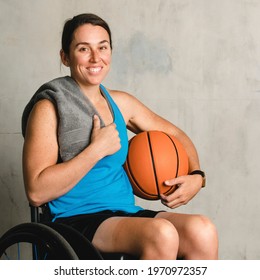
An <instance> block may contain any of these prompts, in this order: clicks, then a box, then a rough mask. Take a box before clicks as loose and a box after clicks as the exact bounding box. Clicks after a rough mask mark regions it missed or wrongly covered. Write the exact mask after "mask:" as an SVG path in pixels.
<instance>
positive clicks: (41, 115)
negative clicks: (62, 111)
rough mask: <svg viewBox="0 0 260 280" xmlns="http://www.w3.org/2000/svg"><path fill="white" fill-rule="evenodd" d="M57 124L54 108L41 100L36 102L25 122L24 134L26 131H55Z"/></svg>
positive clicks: (51, 104) (49, 103) (45, 100)
mask: <svg viewBox="0 0 260 280" xmlns="http://www.w3.org/2000/svg"><path fill="white" fill-rule="evenodd" d="M57 123H58V118H57V113H56V108H55V106H54V104H53V103H52V102H51V101H49V100H47V99H43V100H40V101H38V102H37V103H36V104H35V105H34V107H33V108H32V111H31V113H30V115H29V118H28V121H27V128H26V134H27V132H28V131H30V132H31V133H32V132H37V133H39V132H40V131H42V132H43V131H48V130H49V129H50V128H53V129H56V127H57Z"/></svg>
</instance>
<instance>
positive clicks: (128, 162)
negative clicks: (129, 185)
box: [126, 138, 158, 198]
mask: <svg viewBox="0 0 260 280" xmlns="http://www.w3.org/2000/svg"><path fill="white" fill-rule="evenodd" d="M133 139H134V138H132V139H131V140H130V141H129V144H128V150H129V149H130V146H131V145H132V140H133ZM148 141H149V140H148ZM148 143H149V142H148ZM149 150H151V148H149ZM126 161H127V167H128V170H129V173H130V175H131V179H132V180H133V181H134V182H135V185H136V186H137V187H138V188H139V189H140V190H141V191H142V192H143V193H144V194H147V195H149V196H150V197H153V198H157V197H158V196H156V195H154V194H152V193H148V192H147V191H146V190H145V189H143V188H142V186H140V184H139V182H138V181H137V179H136V178H135V176H134V173H133V171H132V169H131V164H130V159H129V157H127V159H126ZM155 181H156V180H155Z"/></svg>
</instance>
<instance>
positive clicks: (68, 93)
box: [22, 76, 104, 161]
mask: <svg viewBox="0 0 260 280" xmlns="http://www.w3.org/2000/svg"><path fill="white" fill-rule="evenodd" d="M41 99H48V100H50V101H51V102H52V103H53V104H54V105H55V107H56V109H57V112H58V118H59V119H58V122H59V126H58V143H59V155H60V157H61V160H62V161H67V160H69V159H71V158H73V157H75V156H76V155H77V154H79V153H80V152H81V151H82V150H83V149H84V148H86V147H87V145H88V144H89V142H90V136H91V131H92V126H93V116H94V114H97V115H98V116H99V114H98V112H97V111H96V109H95V108H94V106H93V105H92V103H91V102H90V100H88V99H87V97H86V96H84V95H83V93H82V92H81V90H80V88H79V86H78V84H77V83H76V82H75V81H74V80H73V79H72V78H71V77H69V76H66V77H61V78H57V79H54V80H52V81H50V82H48V83H46V84H44V85H42V86H41V87H40V88H39V89H38V90H37V92H36V93H35V94H34V95H33V97H32V98H31V100H30V101H29V103H28V104H27V105H26V107H25V109H24V112H23V116H22V134H23V136H24V135H25V131H26V125H27V120H28V117H29V114H30V112H31V110H32V108H33V106H34V105H35V104H36V102H38V101H39V100H41ZM99 118H100V121H101V127H103V126H104V122H103V121H102V119H101V117H100V116H99Z"/></svg>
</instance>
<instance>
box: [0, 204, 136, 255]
mask: <svg viewBox="0 0 260 280" xmlns="http://www.w3.org/2000/svg"><path fill="white" fill-rule="evenodd" d="M30 208H31V222H28V223H22V224H19V225H16V226H14V227H12V228H11V229H9V230H8V231H7V232H5V233H4V234H3V236H2V237H1V238H0V260H25V259H29V260H120V259H121V260H125V259H134V258H133V256H130V255H127V254H123V253H101V252H99V251H98V250H97V249H96V248H95V247H94V246H93V245H92V243H91V242H90V241H89V240H88V239H87V238H86V237H85V236H83V234H81V233H80V232H78V231H77V230H75V229H73V228H72V227H70V226H67V225H64V224H60V223H54V222H51V218H50V217H51V216H50V212H49V208H48V206H47V205H43V206H40V207H33V206H31V205H30Z"/></svg>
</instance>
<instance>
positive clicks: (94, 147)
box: [23, 100, 120, 206]
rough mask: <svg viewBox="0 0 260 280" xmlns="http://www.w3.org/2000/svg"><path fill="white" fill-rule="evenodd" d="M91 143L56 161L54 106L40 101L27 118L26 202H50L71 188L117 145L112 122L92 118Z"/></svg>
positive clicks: (117, 146) (118, 145) (25, 149)
mask: <svg viewBox="0 0 260 280" xmlns="http://www.w3.org/2000/svg"><path fill="white" fill-rule="evenodd" d="M93 122H94V123H93V130H92V136H91V143H90V145H89V146H88V147H87V148H85V149H84V150H83V151H82V152H81V153H80V154H78V155H77V156H76V157H74V158H73V159H71V160H69V161H66V162H62V163H59V164H57V160H58V149H59V148H58V140H57V129H58V120H57V113H56V110H55V107H54V105H53V104H52V103H51V102H50V101H48V100H41V101H39V102H38V103H37V104H36V105H35V106H34V108H33V110H32V111H31V113H30V117H29V119H28V123H27V128H26V135H25V140H24V148H23V176H24V184H25V190H26V194H27V197H28V200H29V202H30V203H31V204H32V205H34V206H39V205H41V204H43V203H46V202H48V201H51V200H53V199H55V198H58V197H60V196H61V195H64V194H65V193H66V192H68V191H69V190H71V189H72V188H73V187H74V186H75V185H76V184H77V183H78V182H79V181H80V179H81V178H82V177H83V176H84V175H85V174H87V173H88V172H89V170H90V169H91V168H92V167H93V166H94V165H95V164H96V163H97V162H98V161H99V160H100V159H101V158H103V157H104V156H106V155H109V154H113V153H114V152H116V151H117V150H118V149H119V148H120V140H119V136H118V132H117V130H116V127H115V125H114V124H111V125H109V126H106V127H104V128H100V120H99V118H98V117H97V116H95V117H94V120H93Z"/></svg>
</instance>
